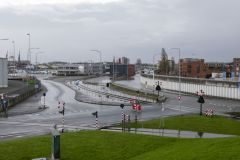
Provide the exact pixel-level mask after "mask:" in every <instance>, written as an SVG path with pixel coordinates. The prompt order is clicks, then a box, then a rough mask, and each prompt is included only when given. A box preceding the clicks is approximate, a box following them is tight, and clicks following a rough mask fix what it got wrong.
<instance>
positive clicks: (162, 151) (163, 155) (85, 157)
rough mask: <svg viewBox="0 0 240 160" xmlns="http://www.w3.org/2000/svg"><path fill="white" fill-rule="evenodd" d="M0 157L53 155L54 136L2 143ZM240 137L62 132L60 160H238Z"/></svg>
mask: <svg viewBox="0 0 240 160" xmlns="http://www.w3.org/2000/svg"><path fill="white" fill-rule="evenodd" d="M0 147H1V150H0V159H3V160H16V159H18V160H29V159H32V158H36V157H50V154H51V136H50V135H47V136H40V137H33V138H26V139H17V140H10V141H2V142H0ZM239 150H240V138H218V139H179V138H165V137H157V136H146V135H136V134H129V133H114V132H101V131H83V132H77V133H65V134H62V135H61V160H122V159H124V160H148V159H149V160H153V159H154V160H158V159H164V160H172V159H174V160H180V159H184V160H188V159H201V160H210V159H218V160H226V159H234V160H237V159H239Z"/></svg>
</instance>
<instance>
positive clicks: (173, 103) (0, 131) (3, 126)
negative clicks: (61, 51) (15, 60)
mask: <svg viewBox="0 0 240 160" xmlns="http://www.w3.org/2000/svg"><path fill="white" fill-rule="evenodd" d="M42 84H43V85H44V86H46V88H47V90H48V92H47V96H46V105H47V107H48V108H47V109H46V110H44V111H41V112H32V113H31V114H21V115H19V114H12V116H11V112H13V113H14V112H17V111H16V110H19V112H20V111H21V112H23V111H24V110H25V111H27V110H30V109H33V110H34V109H35V110H36V111H37V110H38V107H39V106H40V105H41V103H40V102H39V100H37V99H36V98H35V99H34V97H31V98H29V99H28V100H26V101H25V102H23V103H21V104H19V105H17V106H15V108H14V109H12V110H10V111H9V113H10V117H8V118H2V117H1V118H0V140H3V139H12V138H18V137H23V136H33V135H42V134H47V133H50V131H51V129H52V128H53V125H54V124H57V125H58V127H59V128H61V127H62V125H61V123H62V115H61V114H59V113H58V101H64V102H65V103H66V106H65V107H66V111H65V117H64V118H65V128H66V129H67V130H84V129H95V118H94V117H93V116H92V114H91V113H92V112H95V111H98V112H99V126H105V125H111V124H114V123H120V122H121V112H122V111H121V108H120V107H118V106H104V105H95V104H86V103H81V102H78V101H76V100H75V99H74V96H75V92H74V91H73V90H71V89H70V88H68V87H67V86H65V85H63V84H62V83H58V82H54V81H51V80H42ZM166 96H167V97H168V100H167V101H166V103H164V104H163V106H164V108H165V110H164V111H162V109H161V106H160V105H158V104H150V105H146V106H143V111H142V113H137V114H138V118H139V119H140V120H142V119H151V118H158V117H161V116H168V115H177V114H180V113H181V114H185V113H198V112H199V104H198V103H197V102H196V97H195V96H189V95H185V96H182V103H181V112H180V111H179V105H178V100H177V94H175V93H166ZM213 107H214V108H213ZM21 108H22V109H21ZM206 108H213V109H215V110H216V111H217V112H219V113H222V112H225V111H236V110H239V108H240V106H239V101H229V100H223V99H214V98H211V99H206V104H205V105H204V109H206ZM124 110H125V111H124V112H125V114H128V115H131V118H133V117H134V116H135V114H136V113H135V112H133V111H132V110H131V107H125V109H124Z"/></svg>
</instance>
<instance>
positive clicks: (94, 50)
mask: <svg viewBox="0 0 240 160" xmlns="http://www.w3.org/2000/svg"><path fill="white" fill-rule="evenodd" d="M91 51H93V52H97V53H98V54H99V60H100V66H99V72H100V75H101V74H102V52H101V51H100V50H96V49H93V50H91Z"/></svg>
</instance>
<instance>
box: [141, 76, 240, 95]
mask: <svg viewBox="0 0 240 160" xmlns="http://www.w3.org/2000/svg"><path fill="white" fill-rule="evenodd" d="M140 81H141V83H142V84H143V85H145V86H146V87H148V88H152V87H153V86H155V84H156V82H158V81H159V82H161V83H162V87H163V88H164V89H168V90H174V91H178V90H179V79H178V77H173V76H162V75H157V76H156V75H155V79H154V80H153V76H152V75H147V74H141V77H140ZM180 86H181V91H182V92H186V93H196V92H197V91H199V90H203V91H204V92H205V95H208V96H214V97H222V98H229V99H237V100H240V82H238V81H228V80H208V79H199V78H186V77H181V85H180Z"/></svg>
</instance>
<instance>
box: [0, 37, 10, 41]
mask: <svg viewBox="0 0 240 160" xmlns="http://www.w3.org/2000/svg"><path fill="white" fill-rule="evenodd" d="M0 41H9V39H8V38H2V39H0Z"/></svg>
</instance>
